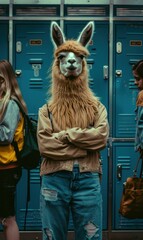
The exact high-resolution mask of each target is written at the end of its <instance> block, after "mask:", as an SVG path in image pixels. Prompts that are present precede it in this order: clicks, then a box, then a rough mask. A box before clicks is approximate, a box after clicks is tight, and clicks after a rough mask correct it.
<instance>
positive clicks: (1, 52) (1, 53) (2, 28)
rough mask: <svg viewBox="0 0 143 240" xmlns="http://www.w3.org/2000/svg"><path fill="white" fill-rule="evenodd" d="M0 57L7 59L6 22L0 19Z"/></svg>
mask: <svg viewBox="0 0 143 240" xmlns="http://www.w3.org/2000/svg"><path fill="white" fill-rule="evenodd" d="M0 36H1V37H0V59H7V60H8V23H6V22H2V21H0Z"/></svg>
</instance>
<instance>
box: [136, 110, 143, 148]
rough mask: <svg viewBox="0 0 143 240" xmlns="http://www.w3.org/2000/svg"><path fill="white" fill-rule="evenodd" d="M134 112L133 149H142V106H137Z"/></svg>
mask: <svg viewBox="0 0 143 240" xmlns="http://www.w3.org/2000/svg"><path fill="white" fill-rule="evenodd" d="M135 113H136V134H135V150H136V151H138V148H141V149H143V107H142V106H138V107H137V108H136V110H135Z"/></svg>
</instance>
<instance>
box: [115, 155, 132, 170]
mask: <svg viewBox="0 0 143 240" xmlns="http://www.w3.org/2000/svg"><path fill="white" fill-rule="evenodd" d="M117 164H118V165H121V166H122V168H123V169H130V168H131V158H130V157H129V156H118V161H117Z"/></svg>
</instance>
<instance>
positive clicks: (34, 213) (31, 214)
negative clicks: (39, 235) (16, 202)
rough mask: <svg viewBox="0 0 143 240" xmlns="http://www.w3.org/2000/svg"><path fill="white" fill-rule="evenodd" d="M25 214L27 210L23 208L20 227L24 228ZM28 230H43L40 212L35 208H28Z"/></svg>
mask: <svg viewBox="0 0 143 240" xmlns="http://www.w3.org/2000/svg"><path fill="white" fill-rule="evenodd" d="M35 207H36V206H35ZM25 212H26V209H23V208H21V209H20V216H19V219H20V227H21V228H22V227H23V226H24V219H25ZM26 223H27V224H26V225H27V226H26V229H27V230H29V229H30V230H31V228H32V229H33V228H35V229H36V230H40V229H41V217H40V210H39V209H36V208H35V209H34V208H30V207H29V208H28V214H27V219H26Z"/></svg>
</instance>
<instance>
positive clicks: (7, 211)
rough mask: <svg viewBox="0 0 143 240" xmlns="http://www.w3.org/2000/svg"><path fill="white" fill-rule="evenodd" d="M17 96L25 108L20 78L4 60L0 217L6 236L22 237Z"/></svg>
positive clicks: (20, 120)
mask: <svg viewBox="0 0 143 240" xmlns="http://www.w3.org/2000/svg"><path fill="white" fill-rule="evenodd" d="M14 99H16V100H17V101H19V102H20V104H21V105H22V107H23V109H24V111H25V112H27V107H26V104H25V102H24V100H23V97H22V94H21V91H20V89H19V86H18V82H17V80H16V76H15V72H14V70H13V68H12V65H11V64H10V62H8V61H7V60H1V61H0V221H1V224H2V226H3V231H4V235H5V239H6V240H19V239H20V237H19V229H18V225H17V223H16V219H15V207H14V206H15V198H14V196H15V192H16V185H17V183H18V181H19V180H20V177H21V173H22V170H21V166H20V165H19V163H18V161H17V158H16V153H15V151H14V147H13V145H12V141H13V140H15V141H17V143H18V148H19V150H21V149H22V147H23V141H24V140H23V138H24V134H23V127H24V119H23V116H22V114H21V112H20V110H19V107H18V105H17V103H16V102H15V101H14Z"/></svg>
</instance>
